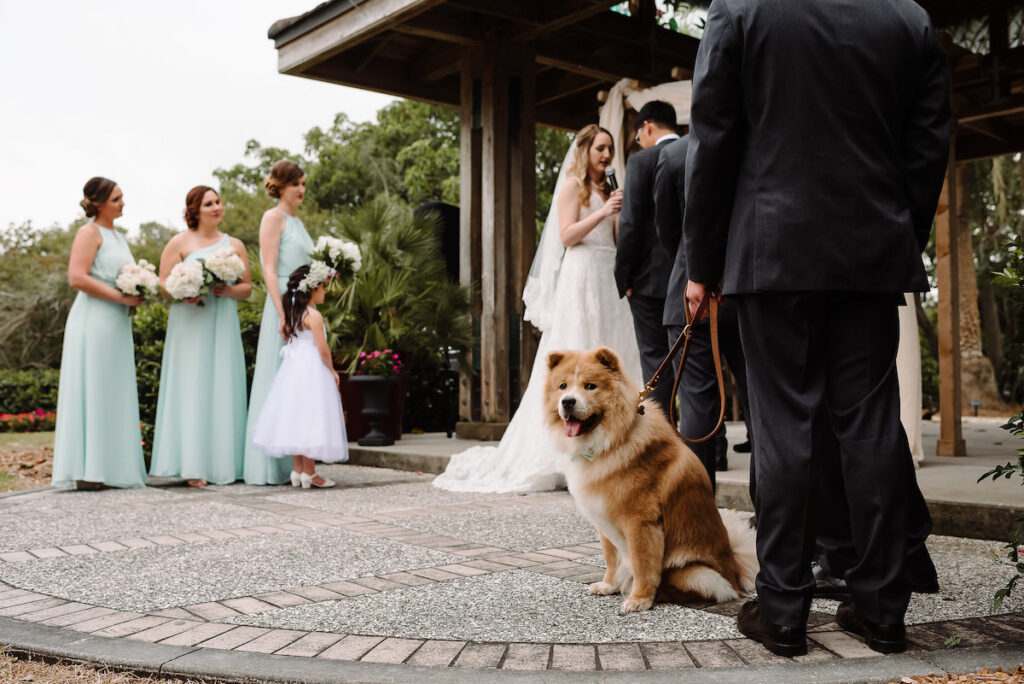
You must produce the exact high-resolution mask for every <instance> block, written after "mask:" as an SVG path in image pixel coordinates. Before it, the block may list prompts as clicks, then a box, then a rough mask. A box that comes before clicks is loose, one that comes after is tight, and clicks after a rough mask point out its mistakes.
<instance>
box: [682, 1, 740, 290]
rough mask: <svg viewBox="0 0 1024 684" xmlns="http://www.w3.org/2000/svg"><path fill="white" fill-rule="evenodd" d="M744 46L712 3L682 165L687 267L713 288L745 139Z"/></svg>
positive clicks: (721, 265) (719, 4)
mask: <svg viewBox="0 0 1024 684" xmlns="http://www.w3.org/2000/svg"><path fill="white" fill-rule="evenodd" d="M742 50H743V48H742V43H741V41H740V38H739V36H738V35H737V31H736V28H735V25H734V24H733V21H732V17H731V16H730V15H729V10H728V8H727V7H726V5H725V3H724V2H723V1H722V0H714V2H712V3H711V8H710V9H709V10H708V17H707V23H706V24H705V28H704V37H703V38H702V39H701V41H700V48H699V49H698V51H697V61H696V64H695V66H694V75H693V100H692V104H691V109H690V144H689V150H688V156H687V161H686V181H685V186H684V188H685V193H686V215H685V217H684V220H683V233H684V235H685V239H686V269H687V273H688V274H689V276H690V280H693V281H695V282H698V283H704V284H707V285H717V284H719V283H720V282H721V280H722V273H723V271H724V270H725V247H726V240H727V238H728V234H729V221H730V219H731V216H732V203H733V196H734V192H735V189H736V184H737V175H738V173H739V165H740V156H741V154H742V149H743V143H744V138H745V128H746V126H745V123H744V118H743V95H742V88H741V82H740V65H741V63H742V56H743V55H742Z"/></svg>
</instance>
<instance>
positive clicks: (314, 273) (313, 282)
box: [299, 261, 333, 292]
mask: <svg viewBox="0 0 1024 684" xmlns="http://www.w3.org/2000/svg"><path fill="white" fill-rule="evenodd" d="M332 273H333V271H331V269H330V267H329V266H328V265H327V264H325V263H324V262H322V261H314V262H312V263H310V265H309V273H307V274H306V277H305V278H303V279H302V281H301V282H300V283H299V292H312V291H313V290H315V289H316V288H317V286H318V285H319V284H320V283H322V282H324V281H325V280H327V279H328V278H330V277H331V274H332Z"/></svg>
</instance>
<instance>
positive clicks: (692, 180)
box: [683, 0, 950, 656]
mask: <svg viewBox="0 0 1024 684" xmlns="http://www.w3.org/2000/svg"><path fill="white" fill-rule="evenodd" d="M850 46H855V49H851V47H850ZM690 116H691V122H690V145H689V149H688V154H687V162H686V215H685V217H684V220H683V233H684V236H685V241H686V266H687V271H688V275H689V278H690V283H689V284H688V286H687V290H686V297H687V300H688V303H689V306H690V307H691V310H693V309H694V308H695V306H696V303H697V302H699V301H700V300H701V298H702V297H703V296H704V294H705V293H708V292H711V291H713V290H714V289H715V288H716V287H718V286H720V287H721V290H722V291H723V292H724V294H725V296H726V297H728V298H731V299H733V300H734V301H735V302H736V305H737V309H738V312H739V323H740V334H741V336H742V338H743V341H744V343H745V344H744V351H745V353H746V358H747V383H748V385H749V388H750V399H751V413H752V418H753V424H754V429H755V431H756V441H755V443H754V460H755V463H756V470H757V492H756V498H755V501H754V508H755V509H756V511H757V518H758V525H757V556H758V560H759V561H760V565H761V568H760V571H759V572H758V575H757V580H756V584H757V599H756V600H754V601H750V602H748V603H746V604H745V605H744V606H743V607H742V608H741V609H740V612H739V615H738V617H737V623H738V624H737V626H738V628H739V631H740V632H742V633H743V634H744V635H746V636H747V637H749V638H751V639H754V640H756V641H759V642H761V643H762V644H763V645H764V646H765V648H767V649H769V650H770V651H772V652H773V653H776V654H778V655H782V656H795V655H800V654H803V653H806V652H807V639H806V626H807V616H808V611H809V610H810V605H811V597H812V592H813V589H814V586H815V584H814V578H813V576H812V574H811V570H810V560H811V554H812V551H813V540H814V538H815V533H816V532H817V533H818V536H819V539H820V538H821V530H820V529H819V528H820V527H825V528H826V529H827V530H828V531H830V532H831V533H832V534H834V535H836V536H837V537H838V538H839V539H840V540H843V539H848V540H849V541H850V542H852V543H851V545H850V549H849V551H850V552H851V554H852V558H851V559H850V561H851V564H850V565H849V566H848V567H846V568H843V569H844V570H845V571H846V572H845V579H846V581H847V584H848V588H849V590H850V593H851V594H852V596H853V600H852V601H849V602H844V603H842V604H841V605H840V606H839V608H838V610H837V612H836V621H837V622H838V624H839V626H840V627H842V628H843V629H845V630H847V631H850V632H855V633H857V634H860V635H862V636H863V637H864V638H865V640H866V641H867V645H868V646H869V647H870V648H872V649H874V650H876V651H880V652H883V653H897V652H901V651H903V650H905V649H906V646H907V643H906V629H905V626H904V615H905V613H906V610H907V604H908V602H909V600H910V591H911V588H912V587H911V581H912V574H911V572H910V571H909V569H910V568H911V567H912V566H913V560H912V558H913V556H914V552H915V547H917V546H918V545H919V544H920V545H922V546H921V547H920V548H923V539H924V536H927V530H928V528H930V522H931V521H930V519H929V518H928V517H927V511H926V510H924V509H922V508H921V507H920V506H919V505H918V503H919V502H922V501H923V499H922V498H921V497H920V492H919V490H918V485H917V480H916V477H915V474H914V466H913V462H912V459H911V456H910V449H909V446H908V444H907V437H906V434H905V433H904V431H903V426H902V425H901V424H900V411H899V385H898V380H897V377H896V369H895V366H896V364H895V358H896V348H897V345H898V339H899V326H898V318H897V316H898V310H897V306H898V305H899V304H901V303H902V302H903V293H904V292H914V291H924V290H927V289H928V280H927V278H926V276H925V271H924V266H923V264H922V261H921V251H922V250H923V249H924V247H925V245H926V244H927V243H928V236H929V233H930V232H931V226H932V219H933V217H934V215H935V207H936V203H937V201H938V197H939V191H940V189H941V187H942V179H943V176H944V174H945V172H946V162H947V157H948V153H949V133H950V111H949V82H948V80H947V76H946V57H945V55H944V54H943V52H942V49H941V48H940V46H939V43H938V40H936V37H935V32H934V30H933V28H932V24H931V20H930V19H929V16H928V14H927V13H926V12H925V11H924V10H923V9H921V7H920V6H918V5H917V4H915V3H914V2H912V1H911V0H888V1H887V2H884V3H874V2H872V3H852V4H851V3H849V2H847V1H846V0H788V1H787V2H786V3H765V2H760V1H759V0H716V1H715V2H713V3H712V4H711V8H710V10H709V11H708V17H707V22H706V27H705V30H704V36H703V38H702V39H701V42H700V48H699V50H698V53H697V60H696V65H695V68H694V78H693V102H692V106H691V115H690ZM925 553H926V551H925Z"/></svg>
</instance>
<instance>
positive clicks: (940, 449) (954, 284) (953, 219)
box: [935, 143, 967, 456]
mask: <svg viewBox="0 0 1024 684" xmlns="http://www.w3.org/2000/svg"><path fill="white" fill-rule="evenodd" d="M953 148H955V145H952V143H951V151H950V157H949V168H948V169H947V171H946V182H945V183H944V184H943V186H942V195H941V196H940V199H939V206H940V213H939V214H938V215H937V216H936V217H935V260H936V264H935V271H936V276H937V277H938V281H939V309H938V318H939V321H938V323H939V417H940V421H941V423H940V428H939V441H938V443H937V444H936V445H935V453H936V455H938V456H966V455H967V447H966V444H965V442H964V438H963V431H962V429H961V426H960V416H961V405H960V283H959V275H958V269H957V263H958V262H957V238H956V231H958V230H965V229H966V227H965V225H962V223H961V221H962V216H961V215H962V213H963V212H964V211H965V210H966V202H965V198H964V193H965V184H964V182H963V181H964V178H963V167H958V166H957V164H956V159H955V158H954V156H953ZM942 206H945V207H946V211H941V207H942Z"/></svg>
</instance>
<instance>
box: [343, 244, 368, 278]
mask: <svg viewBox="0 0 1024 684" xmlns="http://www.w3.org/2000/svg"><path fill="white" fill-rule="evenodd" d="M341 253H342V254H344V255H345V258H346V259H349V260H351V261H352V272H353V273H355V272H356V271H358V270H359V269H360V267H362V265H363V254H362V252H360V251H359V245H357V244H355V243H354V242H342V243H341Z"/></svg>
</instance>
